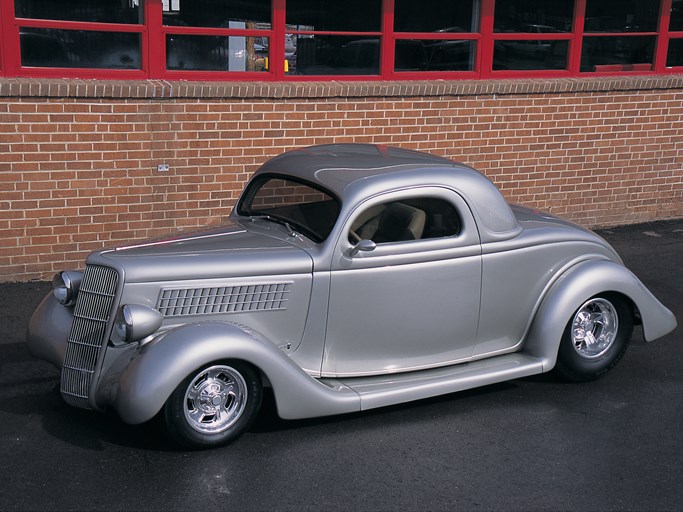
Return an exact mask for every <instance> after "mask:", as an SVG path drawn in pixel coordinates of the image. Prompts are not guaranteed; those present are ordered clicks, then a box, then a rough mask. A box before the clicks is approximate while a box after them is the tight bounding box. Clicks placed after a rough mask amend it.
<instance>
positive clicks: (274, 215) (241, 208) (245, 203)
mask: <svg viewBox="0 0 683 512" xmlns="http://www.w3.org/2000/svg"><path fill="white" fill-rule="evenodd" d="M272 180H283V181H286V182H290V183H294V184H297V185H303V186H305V187H308V188H310V189H312V190H313V191H314V192H316V193H321V194H324V195H325V196H327V198H329V199H325V201H328V200H331V201H332V202H333V204H334V206H335V209H336V211H334V212H328V213H332V214H333V215H332V216H333V217H334V219H333V220H332V221H330V222H328V223H326V224H327V225H326V226H325V229H323V230H320V229H318V230H316V229H314V228H312V227H311V226H310V224H307V223H304V222H301V220H300V219H297V218H292V217H290V216H286V215H282V212H281V211H280V212H279V211H277V210H276V211H273V208H263V209H254V208H253V207H251V203H252V201H253V200H254V198H255V197H256V195H257V194H258V192H259V191H260V190H261V189H262V188H263V186H264V185H265V184H267V183H268V182H270V181H272ZM294 204H295V203H291V204H288V205H286V207H289V206H292V205H294ZM312 204H315V202H302V203H298V204H297V205H296V206H298V205H312ZM341 207H342V204H341V201H340V200H339V198H338V197H337V195H336V194H334V193H333V192H332V191H330V190H329V189H327V188H325V187H322V186H320V185H319V184H317V183H313V182H311V181H308V180H305V179H302V178H299V177H293V176H290V175H287V174H280V173H263V174H259V175H257V176H254V177H253V178H252V179H251V180H250V181H249V183H248V184H247V186H246V188H245V189H244V192H243V193H242V195H241V197H240V199H239V201H238V203H237V207H236V211H237V214H238V215H240V216H242V217H248V218H254V219H256V218H262V219H266V220H267V219H268V217H270V218H271V220H274V221H275V222H283V223H285V224H287V225H289V226H291V227H292V228H293V229H294V230H296V231H297V232H299V233H301V234H302V235H304V236H306V237H307V238H309V239H310V240H312V241H313V242H315V243H318V244H319V243H322V242H324V241H325V240H327V238H328V237H329V236H330V233H332V231H333V230H334V226H335V225H336V224H337V221H338V220H339V214H340V213H341Z"/></svg>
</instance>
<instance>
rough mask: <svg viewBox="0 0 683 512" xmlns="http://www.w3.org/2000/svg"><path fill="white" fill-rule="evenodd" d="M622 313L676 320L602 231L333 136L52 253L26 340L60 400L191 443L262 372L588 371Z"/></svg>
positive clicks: (204, 442)
mask: <svg viewBox="0 0 683 512" xmlns="http://www.w3.org/2000/svg"><path fill="white" fill-rule="evenodd" d="M636 323H637V324H641V323H642V328H643V333H644V337H645V338H646V339H647V340H652V339H655V338H658V337H660V336H663V335H665V334H666V333H668V332H670V331H671V330H673V329H674V328H675V327H676V320H675V318H674V316H673V314H672V313H671V312H670V311H669V310H668V309H666V308H665V307H664V306H663V305H662V304H660V303H659V302H658V301H657V299H656V298H655V297H654V296H653V295H652V294H651V293H650V292H649V291H648V290H647V289H646V288H645V286H644V285H643V284H642V283H641V282H640V281H639V280H638V278H636V277H635V276H634V275H633V274H632V273H631V272H630V271H629V270H627V269H626V268H625V267H624V265H623V264H622V261H621V260H620V258H619V256H618V255H617V254H616V253H615V251H614V250H613V249H612V248H611V247H610V246H609V245H608V244H607V243H606V242H605V241H604V240H603V239H602V238H600V237H599V236H597V235H595V234H594V233H592V232H590V231H588V230H585V229H583V228H581V227H578V226H577V225H575V224H572V223H570V222H567V221H564V220H561V219H558V218H556V217H554V216H551V215H549V214H547V213H543V212H540V211H536V210H531V209H529V208H525V207H522V206H516V205H512V206H511V205H509V204H508V202H507V201H506V200H505V199H504V198H503V196H502V195H501V193H500V192H499V191H498V189H497V188H496V187H495V186H494V185H493V184H492V183H491V182H490V181H489V180H488V179H487V178H486V177H484V176H483V175H482V174H480V173H479V172H477V171H476V170H474V169H472V168H469V167H467V166H465V165H461V164H457V163H453V162H451V161H450V160H446V159H444V158H440V157H436V156H432V155H428V154H424V153H418V152H414V151H408V150H402V149H397V148H388V147H383V146H372V145H357V144H344V145H327V146H317V147H310V148H305V149H300V150H295V151H291V152H287V153H285V154H283V155H280V156H278V157H275V158H273V159H272V160H270V161H268V162H267V163H265V164H264V165H263V166H262V167H261V168H260V169H259V170H258V171H257V172H256V173H255V174H254V176H253V177H252V178H251V180H250V181H249V183H248V184H247V186H246V188H245V190H244V192H243V193H242V195H241V197H240V199H239V201H238V203H237V205H236V207H235V208H234V210H233V212H232V213H231V215H230V217H229V219H228V220H227V221H225V222H223V223H221V224H220V225H217V226H213V227H209V228H206V229H204V230H202V231H199V232H193V233H182V234H179V235H176V236H173V237H169V238H166V239H160V240H153V241H149V242H144V243H136V244H133V245H129V246H126V247H119V248H116V249H111V250H102V251H97V252H94V253H92V254H90V256H89V257H88V258H87V260H86V265H85V270H84V271H83V272H80V271H65V272H60V273H59V274H57V275H56V276H55V278H54V282H53V293H51V294H49V295H48V296H47V297H46V298H45V299H44V300H43V302H42V303H41V304H40V305H39V307H38V308H37V309H36V311H35V313H34V314H33V317H32V318H31V321H30V325H29V334H28V346H29V349H30V351H31V352H32V353H33V354H34V355H35V356H36V357H39V358H42V359H44V360H47V361H49V362H51V363H53V364H55V365H56V366H57V367H59V368H61V393H62V396H63V398H64V400H66V401H67V402H68V403H69V404H71V405H74V406H76V407H82V408H87V409H95V410H104V409H107V408H111V409H114V410H115V411H116V412H117V413H118V414H119V415H120V417H121V418H122V419H123V421H124V422H127V423H130V424H137V423H142V422H146V421H148V420H150V419H152V418H154V417H159V418H160V419H161V420H162V423H163V425H165V428H166V429H167V431H168V433H169V434H170V436H171V437H172V438H173V439H175V440H176V441H177V442H179V443H181V444H182V445H185V446H187V447H195V448H202V447H212V446H218V445H222V444H226V443H228V442H230V441H232V440H234V439H236V438H237V437H238V436H239V435H240V434H242V433H243V432H244V431H245V429H247V428H248V427H249V424H250V422H251V421H252V420H253V419H254V417H255V415H256V414H257V411H258V409H259V405H260V402H261V397H262V390H263V388H264V387H270V388H272V393H273V396H274V400H275V403H276V407H277V412H278V414H279V415H280V416H281V417H282V418H286V419H293V418H308V417H316V416H323V415H332V414H340V413H350V412H354V411H361V410H366V409H371V408H375V407H381V406H385V405H390V404H396V403H401V402H406V401H410V400H416V399H421V398H425V397H432V396H436V395H441V394H445V393H451V392H455V391H459V390H464V389H468V388H473V387H476V386H483V385H487V384H491V383H495V382H500V381H504V380H508V379H515V378H519V377H524V376H528V375H533V374H539V373H542V372H548V371H550V370H553V369H555V370H556V371H557V372H558V373H559V374H560V375H561V376H563V377H565V378H568V379H571V380H576V381H583V380H589V379H594V378H597V377H599V376H601V375H603V374H604V373H606V372H607V371H608V370H610V368H612V367H613V366H614V365H615V364H616V363H617V362H618V361H619V359H620V358H621V357H622V355H623V354H624V351H625V350H626V347H627V345H628V343H629V339H630V337H631V333H632V330H633V326H634V324H636Z"/></svg>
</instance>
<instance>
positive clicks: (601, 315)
mask: <svg viewBox="0 0 683 512" xmlns="http://www.w3.org/2000/svg"><path fill="white" fill-rule="evenodd" d="M618 329H619V317H618V315H617V312H616V310H615V309H614V306H613V305H612V303H611V302H609V301H608V300H605V299H599V298H598V299H591V300H589V301H588V302H586V303H585V304H584V305H583V306H581V307H580V308H579V310H578V311H577V312H576V314H575V315H574V319H573V320H572V345H573V346H574V349H575V350H576V352H577V353H578V354H579V355H580V356H581V357H584V358H586V359H594V358H596V357H600V356H601V355H603V354H604V353H605V352H606V351H607V350H608V349H609V348H610V347H611V346H612V343H613V342H614V340H615V338H616V336H617V331H618Z"/></svg>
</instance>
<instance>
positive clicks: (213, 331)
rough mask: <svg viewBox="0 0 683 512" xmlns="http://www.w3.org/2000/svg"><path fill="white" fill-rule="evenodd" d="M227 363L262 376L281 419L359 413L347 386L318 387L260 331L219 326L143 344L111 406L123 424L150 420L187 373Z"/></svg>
mask: <svg viewBox="0 0 683 512" xmlns="http://www.w3.org/2000/svg"><path fill="white" fill-rule="evenodd" d="M226 359H239V360H242V361H246V362H248V363H250V364H252V365H253V366H255V367H256V368H258V369H259V370H260V371H261V372H263V374H264V375H265V376H266V377H267V378H268V381H269V382H270V384H271V385H272V387H273V394H274V396H275V402H276V404H277V408H278V414H279V415H280V416H281V417H283V418H285V419H295V418H309V417H315V416H326V415H331V414H341V413H347V412H354V411H359V410H360V398H359V396H358V394H357V393H356V392H354V391H352V390H351V389H350V388H348V387H346V386H344V385H342V384H341V383H330V381H326V383H325V384H323V383H321V382H320V381H318V380H316V379H314V378H313V377H311V376H309V375H308V374H307V373H306V372H305V371H304V370H302V369H301V368H300V367H299V366H297V365H296V364H295V363H294V362H293V361H292V360H291V359H290V358H289V356H287V355H286V354H284V353H283V352H282V351H281V350H279V349H278V348H277V347H275V345H273V343H271V342H270V341H268V340H266V339H264V338H263V337H262V336H260V335H259V334H258V333H256V332H254V331H251V330H250V329H248V328H246V327H241V326H237V325H234V324H228V323H220V322H214V323H201V324H190V325H186V326H182V327H178V328H176V329H174V330H172V331H169V332H168V333H165V334H164V335H162V336H159V338H157V339H155V340H153V341H151V342H150V343H148V344H147V345H144V346H143V347H142V348H141V349H140V350H139V352H138V353H137V354H136V356H135V357H134V358H133V359H132V360H131V362H130V364H129V365H128V367H127V368H126V370H125V371H124V372H123V373H122V375H121V379H120V382H119V390H118V393H117V396H116V399H115V408H116V409H117V411H118V413H119V415H120V416H121V418H122V419H123V421H125V422H126V423H131V424H136V423H143V422H145V421H148V420H150V419H151V418H153V417H154V416H155V415H156V414H157V413H158V412H159V411H160V410H161V408H162V407H163V405H164V403H165V402H166V400H167V399H168V397H169V396H170V395H171V393H172V392H173V390H174V389H175V388H176V387H177V386H178V384H179V383H180V382H182V381H183V380H184V379H185V378H186V377H187V376H188V375H190V373H191V372H193V371H195V370H198V369H199V368H201V367H203V366H206V365H208V364H210V363H214V362H216V361H222V360H226Z"/></svg>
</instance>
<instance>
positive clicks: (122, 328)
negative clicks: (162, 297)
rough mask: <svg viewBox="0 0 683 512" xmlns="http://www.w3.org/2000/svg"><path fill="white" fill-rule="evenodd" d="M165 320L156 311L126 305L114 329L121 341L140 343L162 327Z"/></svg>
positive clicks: (145, 307)
mask: <svg viewBox="0 0 683 512" xmlns="http://www.w3.org/2000/svg"><path fill="white" fill-rule="evenodd" d="M163 319H164V317H163V315H162V314H161V313H159V312H158V311H157V310H156V309H152V308H150V307H147V306H142V305H140V304H126V305H125V306H121V308H120V309H119V313H118V315H117V316H116V322H115V323H114V328H115V329H116V334H117V336H118V337H119V338H121V340H123V341H128V342H129V341H138V340H141V339H143V338H146V337H147V336H149V335H150V334H154V333H155V332H156V331H157V330H158V329H159V327H161V321H162V320H163Z"/></svg>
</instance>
